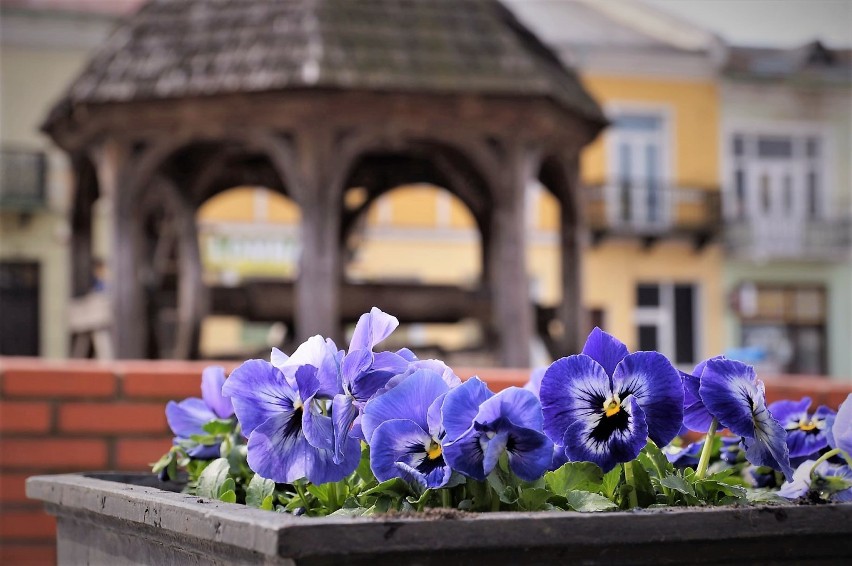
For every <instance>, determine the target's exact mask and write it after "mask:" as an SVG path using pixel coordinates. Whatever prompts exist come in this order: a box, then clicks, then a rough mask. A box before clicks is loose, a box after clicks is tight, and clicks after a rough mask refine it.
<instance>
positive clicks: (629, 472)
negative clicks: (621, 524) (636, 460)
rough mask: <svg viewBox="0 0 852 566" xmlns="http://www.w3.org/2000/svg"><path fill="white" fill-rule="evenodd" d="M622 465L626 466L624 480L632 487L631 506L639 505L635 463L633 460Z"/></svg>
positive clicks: (629, 496)
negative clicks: (634, 470) (634, 477)
mask: <svg viewBox="0 0 852 566" xmlns="http://www.w3.org/2000/svg"><path fill="white" fill-rule="evenodd" d="M621 467H622V468H624V481H625V482H627V485H629V486H630V487H631V488H632V489H631V490H630V495H628V498H629V501H630V507H639V497H638V495H637V494H636V482H634V481H633V464H632V463H631V462H625V463H624V464H622V465H621Z"/></svg>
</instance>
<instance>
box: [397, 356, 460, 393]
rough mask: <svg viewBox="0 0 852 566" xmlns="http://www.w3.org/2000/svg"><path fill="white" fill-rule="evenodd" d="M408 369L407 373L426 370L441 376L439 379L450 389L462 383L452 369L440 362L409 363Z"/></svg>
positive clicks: (416, 361) (417, 361) (422, 361)
mask: <svg viewBox="0 0 852 566" xmlns="http://www.w3.org/2000/svg"><path fill="white" fill-rule="evenodd" d="M410 368H411V369H410V370H409V371H417V370H418V369H428V370H432V371H434V372H436V373H439V374H441V377H442V378H443V380H444V381H445V382H446V384H447V385H448V386H449V387H450V388H451V389H453V388H456V387H458V386H459V385H461V383H462V381H461V379H459V376H457V375H456V374H455V372H454V371H453V370H452V368H451V367H450V366H448V365H447V364H445V363H444V362H442V361H441V360H415V361H414V362H411V364H410Z"/></svg>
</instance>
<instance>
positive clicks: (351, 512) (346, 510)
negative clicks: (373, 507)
mask: <svg viewBox="0 0 852 566" xmlns="http://www.w3.org/2000/svg"><path fill="white" fill-rule="evenodd" d="M369 511H370V509H368V508H367V507H343V508H341V509H338V510H337V511H335V512H334V513H330V514H329V515H328V516H329V517H363V516H364V515H367V514H368V513H369Z"/></svg>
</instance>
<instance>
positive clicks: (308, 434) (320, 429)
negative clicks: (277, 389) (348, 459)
mask: <svg viewBox="0 0 852 566" xmlns="http://www.w3.org/2000/svg"><path fill="white" fill-rule="evenodd" d="M302 432H303V433H304V435H305V438H307V439H308V442H310V443H311V445H312V446H314V447H315V448H321V449H323V450H331V451H334V424H333V422H332V420H331V417H329V416H327V415H323V414H322V413H320V412H319V411H318V410H317V408H316V407H315V406H314V404H313V403H310V404H309V405H308V406H306V407H305V408H304V410H303V411H302ZM341 455H342V450H341ZM337 462H338V463H339V462H340V459H339V458H338V460H337Z"/></svg>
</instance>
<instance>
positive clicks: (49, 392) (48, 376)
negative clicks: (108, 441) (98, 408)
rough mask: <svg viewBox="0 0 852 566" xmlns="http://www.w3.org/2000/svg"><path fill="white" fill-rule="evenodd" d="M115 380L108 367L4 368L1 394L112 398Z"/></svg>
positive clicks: (47, 366) (12, 395) (5, 395)
mask: <svg viewBox="0 0 852 566" xmlns="http://www.w3.org/2000/svg"><path fill="white" fill-rule="evenodd" d="M115 383H116V379H115V375H113V373H112V371H111V370H108V369H88V370H78V369H74V368H73V366H72V367H71V368H67V369H63V368H59V367H52V366H49V365H45V367H44V368H42V369H37V368H6V369H5V370H4V375H3V394H4V397H6V398H8V397H50V398H53V397H96V398H107V397H112V396H114V395H115V393H116V386H115Z"/></svg>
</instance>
